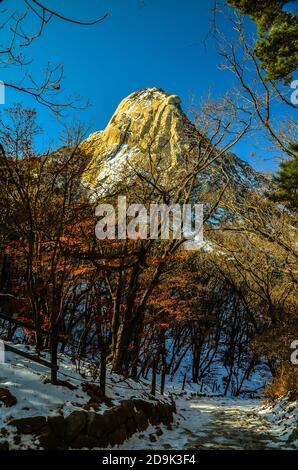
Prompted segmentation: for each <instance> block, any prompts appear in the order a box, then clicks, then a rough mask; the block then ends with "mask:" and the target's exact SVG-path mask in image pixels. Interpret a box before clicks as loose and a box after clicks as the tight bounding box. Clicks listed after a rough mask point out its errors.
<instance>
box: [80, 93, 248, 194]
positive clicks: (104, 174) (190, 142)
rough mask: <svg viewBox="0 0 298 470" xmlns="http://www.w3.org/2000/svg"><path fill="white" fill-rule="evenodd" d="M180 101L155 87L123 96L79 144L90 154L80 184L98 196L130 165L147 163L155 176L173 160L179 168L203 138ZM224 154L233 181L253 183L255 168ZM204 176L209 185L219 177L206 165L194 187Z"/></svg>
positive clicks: (163, 174) (124, 176)
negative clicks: (104, 121) (99, 127)
mask: <svg viewBox="0 0 298 470" xmlns="http://www.w3.org/2000/svg"><path fill="white" fill-rule="evenodd" d="M180 103H181V101H180V98H179V97H178V96H176V95H172V94H170V93H167V92H165V91H164V90H161V89H160V88H145V89H142V90H139V91H136V92H134V93H132V94H131V95H129V96H128V97H127V98H125V99H124V100H123V101H122V102H121V103H120V104H119V106H118V108H117V109H116V111H115V113H114V115H113V116H112V118H111V120H110V122H109V123H108V125H107V127H106V128H105V129H104V130H103V131H99V132H95V133H93V134H91V135H90V136H89V137H88V138H87V139H86V140H85V141H84V142H82V144H81V148H82V149H83V150H84V152H85V153H86V154H87V156H88V157H89V158H90V160H89V164H88V165H87V167H86V169H85V171H84V173H83V176H82V181H83V183H84V185H85V186H86V187H87V188H89V189H90V190H91V192H93V191H95V192H96V194H97V195H104V194H106V193H107V192H110V191H112V192H113V190H114V187H115V185H117V184H118V183H119V182H123V181H124V180H125V181H126V182H127V181H129V182H130V181H131V180H130V179H129V177H130V175H131V176H133V174H135V171H136V170H137V171H143V170H144V171H145V170H146V169H149V164H152V162H154V167H155V171H157V172H158V174H159V175H158V177H159V181H165V180H166V179H167V178H168V177H169V175H173V174H174V173H175V172H174V169H175V167H176V168H177V165H178V166H179V168H180V170H181V168H182V167H184V166H185V163H186V161H187V158H188V155H189V154H190V153H193V152H195V151H196V150H195V149H196V148H198V145H199V144H202V140H203V137H202V135H201V134H200V133H199V131H198V130H197V128H196V127H195V126H194V125H193V124H192V122H191V121H190V120H189V119H188V117H187V116H186V115H185V113H184V112H183V111H182V109H181V106H180ZM204 140H205V141H206V139H204ZM190 150H191V152H190ZM230 155H231V157H229V155H227V156H226V159H225V160H226V161H225V163H224V164H225V165H226V166H227V167H226V170H227V171H229V173H230V174H232V179H233V180H234V183H235V186H238V185H239V184H240V185H242V184H243V182H244V181H246V182H248V183H252V184H254V180H255V177H256V175H257V174H256V172H254V170H253V169H252V168H251V167H250V166H249V165H248V164H246V163H245V162H243V161H242V160H240V159H239V158H238V157H236V156H235V155H233V154H230ZM150 162H151V163H150ZM215 166H216V163H215ZM151 168H152V167H150V169H151ZM215 175H217V176H215ZM210 178H211V179H212V181H211V187H212V185H213V187H214V186H218V185H219V186H220V185H221V181H220V179H221V178H222V176H220V175H219V174H218V171H215V172H214V171H213V172H210V169H209V170H208V171H207V174H206V173H204V174H202V175H201V180H202V181H201V182H200V183H199V186H201V185H202V184H204V186H206V184H207V185H208V184H209V183H210ZM216 178H217V179H218V180H219V181H218V182H217V183H216V181H215V179H216ZM208 181H209V183H208Z"/></svg>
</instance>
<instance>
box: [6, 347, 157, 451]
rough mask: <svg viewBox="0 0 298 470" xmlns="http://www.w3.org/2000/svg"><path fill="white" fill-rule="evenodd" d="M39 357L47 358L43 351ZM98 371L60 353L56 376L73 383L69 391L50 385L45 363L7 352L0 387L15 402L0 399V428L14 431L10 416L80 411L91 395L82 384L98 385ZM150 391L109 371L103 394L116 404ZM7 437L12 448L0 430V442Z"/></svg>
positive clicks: (101, 408) (28, 442)
mask: <svg viewBox="0 0 298 470" xmlns="http://www.w3.org/2000/svg"><path fill="white" fill-rule="evenodd" d="M14 347H16V348H18V349H20V350H23V351H26V352H30V353H32V354H34V353H35V351H34V349H33V348H30V347H27V346H24V345H14ZM41 357H42V358H45V359H49V358H48V357H47V355H46V354H42V356H41ZM97 372H98V371H95V372H94V370H91V369H90V367H89V365H88V363H82V364H78V363H76V364H73V363H72V362H71V360H70V359H69V358H68V357H67V356H65V355H60V357H59V371H58V379H59V380H63V381H67V382H69V383H70V384H72V385H75V386H76V388H75V389H74V390H70V389H69V388H68V387H65V386H60V385H59V386H55V385H51V384H50V383H49V382H50V370H49V369H48V368H46V367H45V366H43V365H40V364H37V363H35V362H33V361H31V360H29V359H26V358H24V357H21V356H19V355H17V354H14V353H12V352H6V353H5V362H4V363H1V364H0V389H1V388H4V389H5V388H6V389H8V390H9V391H10V393H11V394H12V395H13V396H14V397H16V399H17V403H16V405H14V406H12V407H5V406H1V402H0V430H1V429H5V430H7V431H9V432H11V433H12V434H13V433H14V428H13V427H12V426H9V425H8V424H7V423H8V422H9V421H10V420H13V419H20V418H26V417H33V416H51V415H57V414H63V415H64V416H68V415H69V414H70V413H71V412H72V411H75V410H81V409H82V406H83V405H85V404H86V403H88V402H89V400H90V396H89V395H88V394H87V393H86V392H85V391H83V390H82V384H83V383H91V384H93V383H95V384H96V385H98V380H97V378H96V377H95V374H96V373H97ZM149 391H150V385H149V383H148V382H145V381H140V382H138V383H136V382H135V381H133V380H130V379H124V378H123V377H121V376H119V375H118V374H115V373H111V372H110V371H109V370H108V373H107V388H106V394H107V396H108V397H109V398H110V400H111V405H117V404H119V403H120V402H121V401H122V400H123V399H124V398H126V399H127V398H130V397H132V396H134V397H139V398H147V399H148V398H149V393H148V392H149ZM106 409H107V405H106V404H104V403H100V404H99V409H98V410H95V411H97V412H98V413H103V412H104V411H105V410H106ZM24 439H25V440H24ZM24 439H23V441H22V443H23V445H24V446H25V447H26V446H28V447H32V448H34V441H32V440H30V439H32V436H24ZM6 440H8V441H9V442H10V445H11V448H14V445H13V442H12V441H11V440H10V439H8V438H7V437H6V436H5V435H3V434H1V432H0V444H1V442H2V441H6Z"/></svg>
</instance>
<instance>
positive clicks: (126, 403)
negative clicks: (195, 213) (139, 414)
mask: <svg viewBox="0 0 298 470" xmlns="http://www.w3.org/2000/svg"><path fill="white" fill-rule="evenodd" d="M121 406H123V408H125V409H126V410H127V411H126V413H127V416H128V417H129V418H133V416H134V404H133V402H132V401H131V400H123V401H122V402H121Z"/></svg>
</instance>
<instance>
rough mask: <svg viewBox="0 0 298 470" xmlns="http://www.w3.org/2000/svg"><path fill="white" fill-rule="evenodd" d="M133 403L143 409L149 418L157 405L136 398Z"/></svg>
mask: <svg viewBox="0 0 298 470" xmlns="http://www.w3.org/2000/svg"><path fill="white" fill-rule="evenodd" d="M133 404H134V406H135V408H136V409H137V410H142V411H143V412H144V413H145V415H146V417H147V418H150V416H152V413H154V407H155V405H154V404H153V403H151V402H149V401H145V400H140V399H135V400H133Z"/></svg>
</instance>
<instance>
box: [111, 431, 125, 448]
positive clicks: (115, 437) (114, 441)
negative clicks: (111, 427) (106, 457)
mask: <svg viewBox="0 0 298 470" xmlns="http://www.w3.org/2000/svg"><path fill="white" fill-rule="evenodd" d="M108 438H109V442H110V444H111V446H112V447H113V446H115V445H120V444H123V442H124V441H125V440H126V439H127V432H126V428H125V426H120V427H119V428H117V429H116V430H115V431H114V432H113V433H112V434H110V435H109V436H108Z"/></svg>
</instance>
